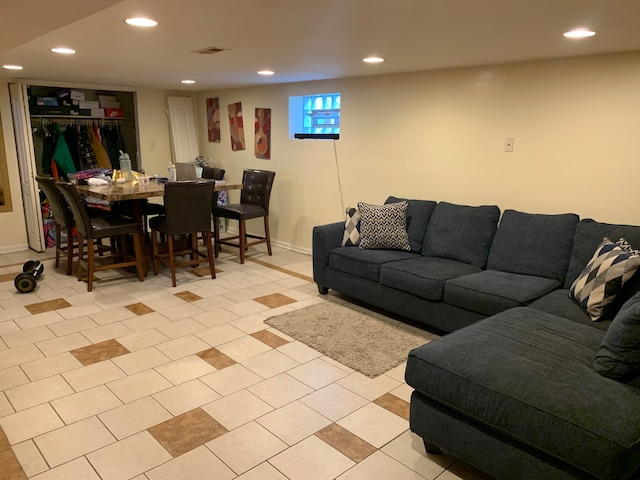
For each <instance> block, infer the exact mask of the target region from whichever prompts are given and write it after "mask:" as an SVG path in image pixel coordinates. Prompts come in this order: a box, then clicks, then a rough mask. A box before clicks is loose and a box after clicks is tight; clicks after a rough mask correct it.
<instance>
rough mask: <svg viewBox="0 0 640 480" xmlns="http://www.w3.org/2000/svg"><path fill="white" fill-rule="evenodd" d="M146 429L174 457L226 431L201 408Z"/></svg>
mask: <svg viewBox="0 0 640 480" xmlns="http://www.w3.org/2000/svg"><path fill="white" fill-rule="evenodd" d="M148 431H149V433H150V434H151V435H153V437H154V438H155V439H156V440H157V441H158V442H160V444H161V445H162V446H163V447H164V448H165V449H166V450H167V451H168V452H169V453H170V454H171V455H173V456H174V457H178V456H180V455H182V454H183V453H186V452H188V451H190V450H193V449H194V448H197V447H199V446H200V445H204V444H205V443H207V442H209V441H211V440H213V439H214V438H218V437H219V436H221V435H224V434H225V433H227V432H228V430H227V429H226V428H224V427H223V426H222V425H221V424H220V423H218V422H217V421H216V420H214V419H213V418H211V416H210V415H208V414H207V413H206V412H205V411H204V410H202V409H201V408H196V409H194V410H191V411H189V412H186V413H183V414H182V415H178V416H177V417H175V418H172V419H171V420H167V421H166V422H163V423H160V424H158V425H155V426H153V427H151V428H149V429H148Z"/></svg>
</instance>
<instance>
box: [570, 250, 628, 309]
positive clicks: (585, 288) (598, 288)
mask: <svg viewBox="0 0 640 480" xmlns="http://www.w3.org/2000/svg"><path fill="white" fill-rule="evenodd" d="M638 267H640V255H638V251H637V250H633V249H632V248H631V246H630V245H629V244H628V243H627V241H626V240H625V239H624V238H621V239H620V240H618V242H616V243H614V242H612V241H611V240H609V239H608V238H605V239H604V240H603V241H602V243H601V244H600V245H599V246H598V248H597V249H596V251H595V253H594V254H593V257H591V260H590V261H589V263H588V264H587V266H586V267H584V270H583V271H582V273H581V274H580V276H579V277H578V278H577V279H576V280H575V281H574V282H573V284H572V285H571V289H570V290H569V296H570V297H571V298H573V299H575V300H576V301H578V302H579V303H580V305H581V306H582V308H584V310H585V311H586V312H587V313H588V314H589V317H591V320H593V321H596V320H599V319H600V318H601V317H602V314H603V313H604V308H605V307H606V306H607V305H609V304H610V303H611V302H613V300H614V299H615V298H616V295H618V293H620V290H622V287H623V285H624V284H625V282H626V281H627V280H629V279H630V278H631V277H632V276H633V274H634V273H635V272H636V270H638Z"/></svg>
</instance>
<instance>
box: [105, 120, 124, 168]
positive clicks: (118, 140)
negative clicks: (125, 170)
mask: <svg viewBox="0 0 640 480" xmlns="http://www.w3.org/2000/svg"><path fill="white" fill-rule="evenodd" d="M107 138H108V141H109V158H110V159H111V165H112V166H113V168H117V169H118V170H120V150H122V151H123V152H126V151H127V150H126V148H125V145H124V139H123V138H122V133H121V132H120V127H119V126H118V125H113V126H112V127H111V128H110V130H109V132H108V137H107Z"/></svg>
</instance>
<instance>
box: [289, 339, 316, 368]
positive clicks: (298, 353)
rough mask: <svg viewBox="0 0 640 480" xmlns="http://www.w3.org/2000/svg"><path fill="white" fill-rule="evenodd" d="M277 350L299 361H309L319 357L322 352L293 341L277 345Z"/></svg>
mask: <svg viewBox="0 0 640 480" xmlns="http://www.w3.org/2000/svg"><path fill="white" fill-rule="evenodd" d="M278 351H279V352H282V353H284V354H285V355H288V356H289V357H291V358H293V359H294V360H297V361H298V362H300V363H305V362H310V361H311V360H313V359H314V358H318V357H321V356H322V354H321V353H320V352H318V351H317V350H314V349H313V348H311V347H308V346H307V345H305V344H304V343H301V342H298V341H294V342H290V343H287V344H286V345H283V346H281V347H278Z"/></svg>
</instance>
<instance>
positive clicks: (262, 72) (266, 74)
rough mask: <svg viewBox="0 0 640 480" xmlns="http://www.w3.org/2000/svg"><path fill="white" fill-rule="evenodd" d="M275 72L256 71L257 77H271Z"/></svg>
mask: <svg viewBox="0 0 640 480" xmlns="http://www.w3.org/2000/svg"><path fill="white" fill-rule="evenodd" d="M274 73H275V72H274V71H273V70H258V75H265V76H269V75H273V74H274Z"/></svg>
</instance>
